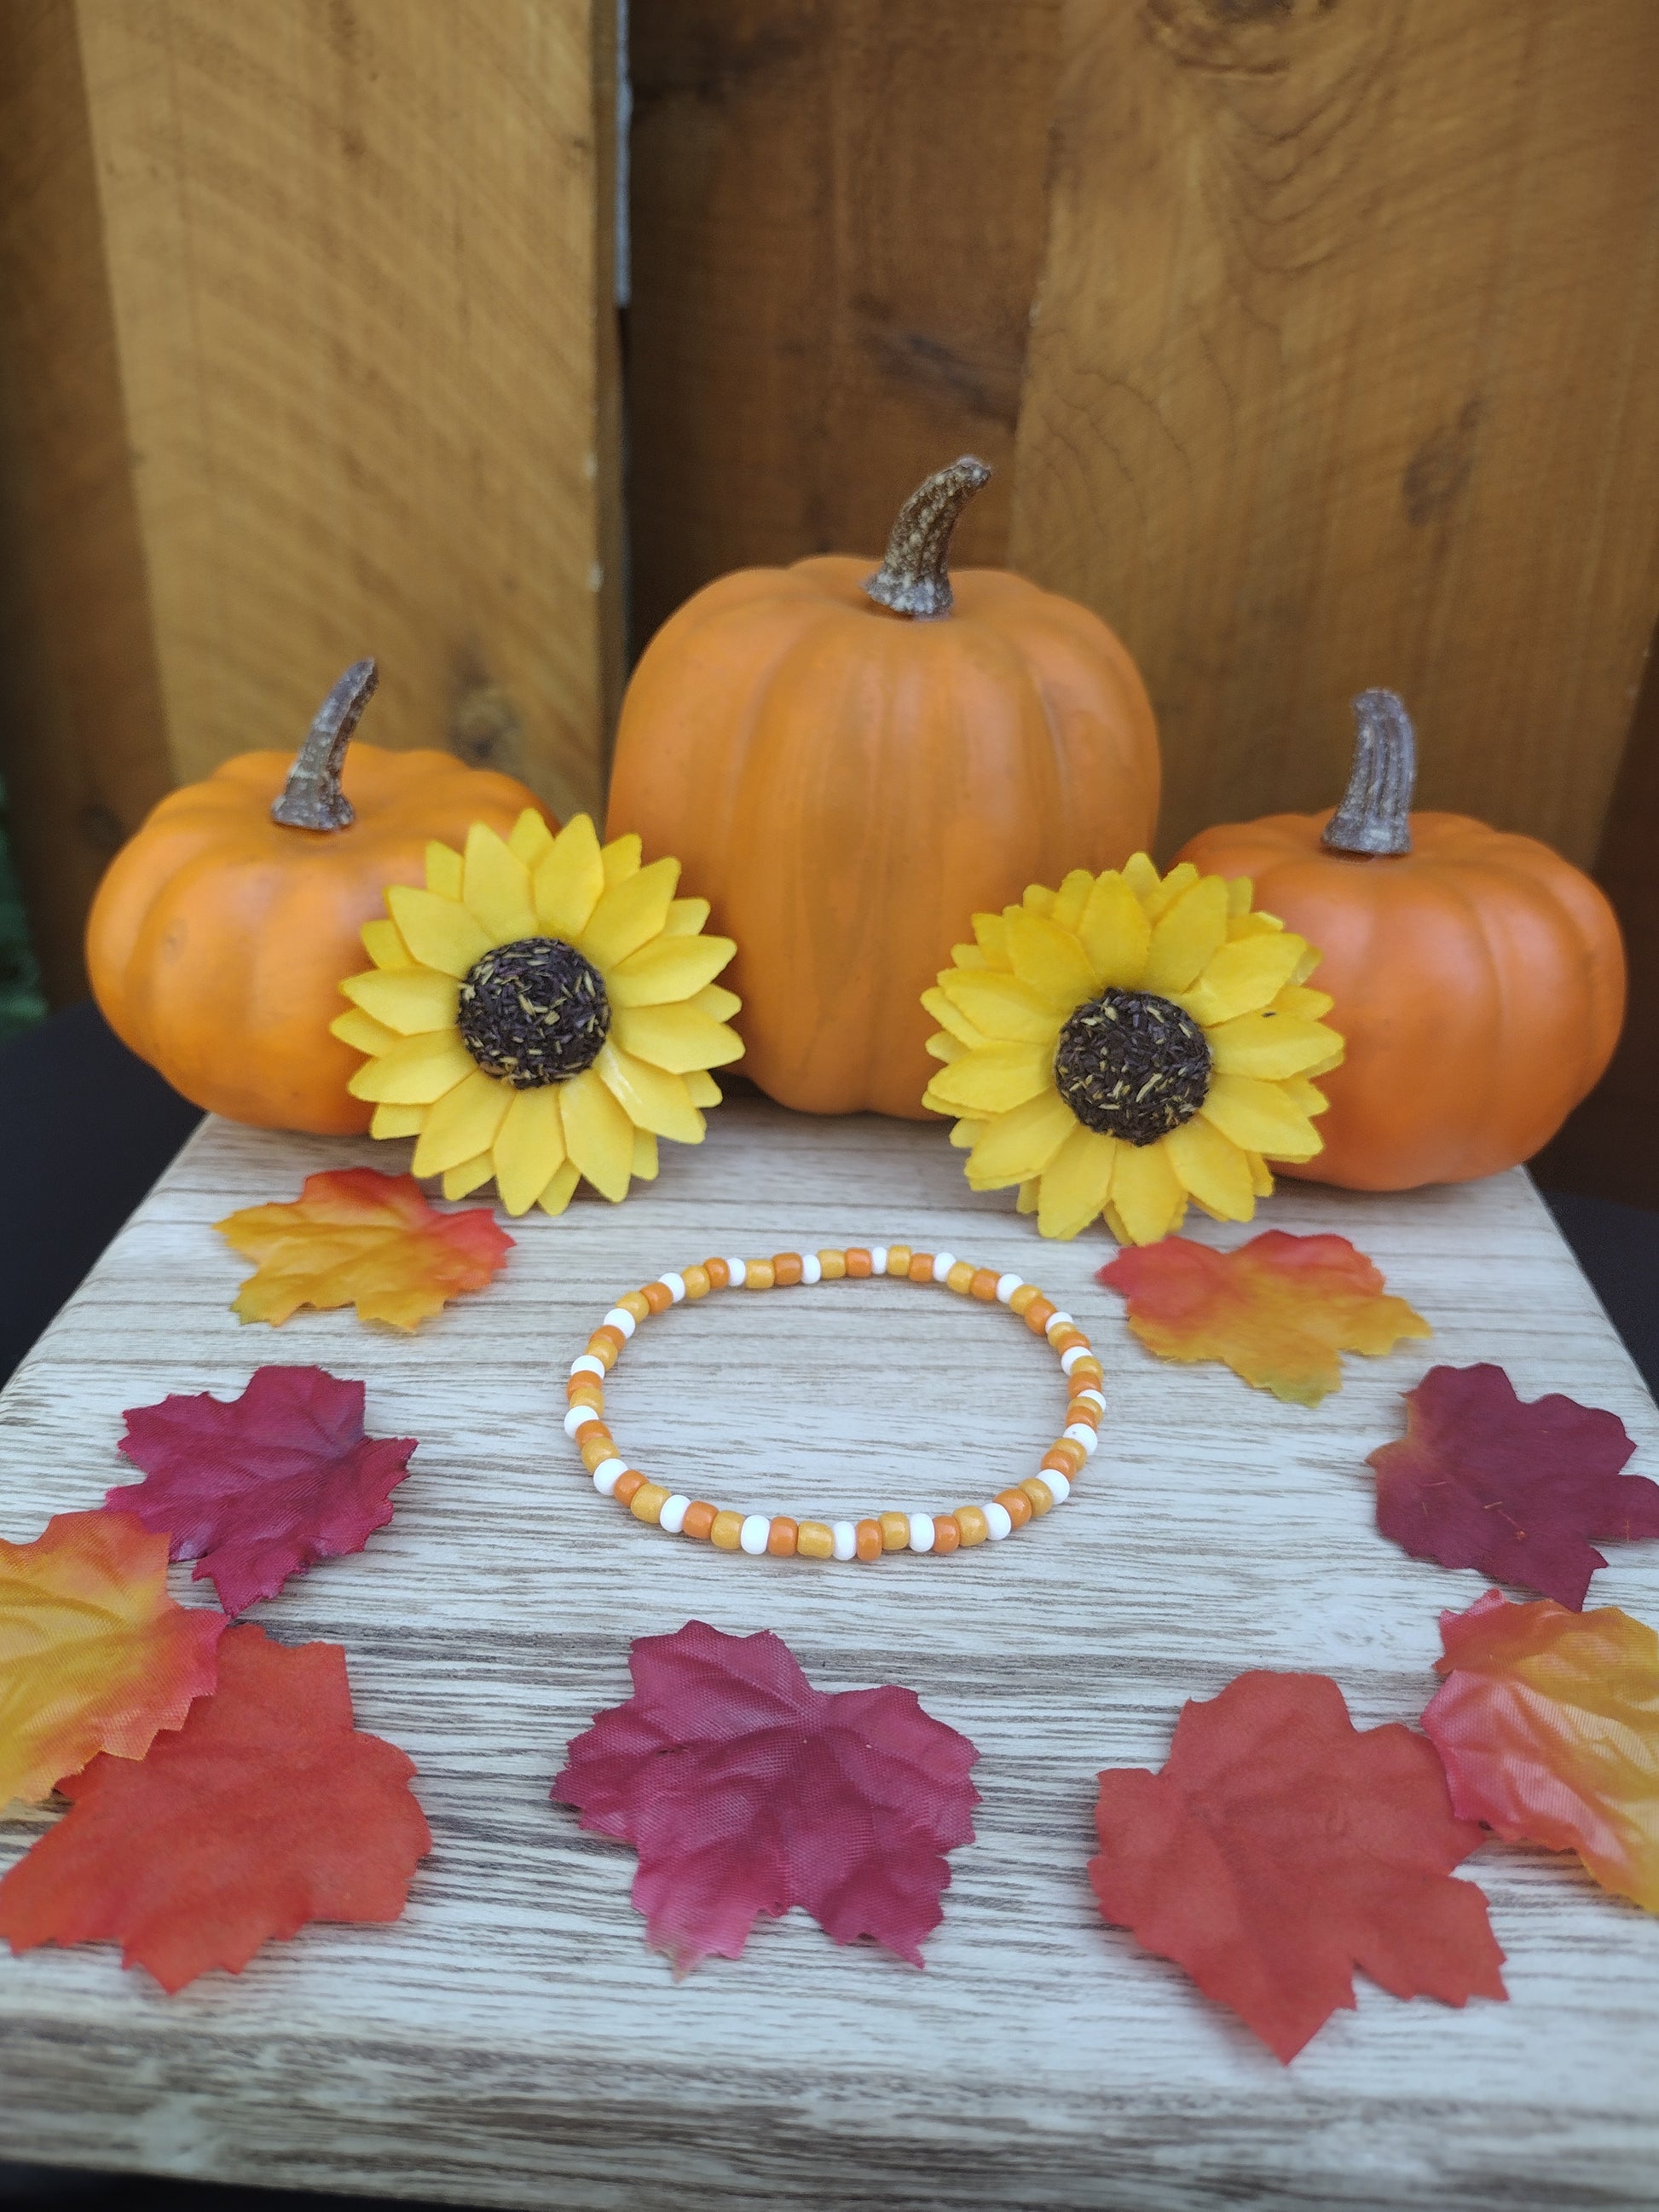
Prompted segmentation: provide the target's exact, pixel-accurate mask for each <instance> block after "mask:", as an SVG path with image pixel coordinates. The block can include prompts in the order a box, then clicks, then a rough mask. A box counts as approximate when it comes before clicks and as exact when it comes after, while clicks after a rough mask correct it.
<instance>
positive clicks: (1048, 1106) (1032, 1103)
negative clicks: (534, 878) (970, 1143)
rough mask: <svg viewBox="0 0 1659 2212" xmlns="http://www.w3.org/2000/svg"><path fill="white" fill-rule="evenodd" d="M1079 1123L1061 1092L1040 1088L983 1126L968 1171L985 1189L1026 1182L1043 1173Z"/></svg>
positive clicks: (995, 1188) (970, 1156)
mask: <svg viewBox="0 0 1659 2212" xmlns="http://www.w3.org/2000/svg"><path fill="white" fill-rule="evenodd" d="M1077 1126H1078V1124H1077V1118H1076V1116H1075V1115H1073V1112H1072V1109H1071V1108H1070V1107H1069V1106H1068V1105H1067V1104H1066V1101H1065V1100H1064V1099H1063V1098H1062V1097H1060V1093H1059V1091H1053V1090H1045V1091H1039V1092H1038V1094H1037V1096H1036V1097H1035V1098H1028V1099H1027V1100H1026V1101H1025V1103H1024V1105H1023V1106H1015V1107H1012V1108H1011V1109H1010V1110H1009V1111H1008V1112H1007V1113H1006V1114H999V1115H997V1116H996V1117H995V1119H994V1120H993V1121H987V1122H985V1123H984V1124H983V1125H982V1127H981V1134H980V1137H979V1139H978V1141H977V1142H976V1143H975V1146H974V1149H973V1152H972V1153H971V1154H970V1155H969V1160H968V1172H969V1175H970V1176H973V1177H974V1178H975V1181H976V1182H978V1184H979V1185H980V1187H981V1188H982V1189H985V1190H998V1189H1001V1188H1006V1186H1007V1185H1008V1184H1009V1183H1015V1182H1029V1181H1030V1178H1031V1176H1035V1175H1040V1174H1041V1173H1042V1170H1043V1169H1044V1168H1046V1167H1047V1166H1048V1163H1049V1161H1050V1160H1052V1159H1053V1158H1054V1154H1055V1153H1056V1152H1058V1151H1059V1150H1060V1146H1062V1145H1063V1144H1064V1143H1065V1142H1066V1139H1067V1138H1068V1137H1069V1136H1070V1135H1071V1133H1072V1132H1073V1129H1074V1128H1076V1127H1077Z"/></svg>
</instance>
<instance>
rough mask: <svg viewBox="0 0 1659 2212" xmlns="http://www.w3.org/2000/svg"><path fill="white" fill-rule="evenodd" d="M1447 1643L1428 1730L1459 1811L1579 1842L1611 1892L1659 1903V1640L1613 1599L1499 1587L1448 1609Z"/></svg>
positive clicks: (1571, 1844) (1505, 1831)
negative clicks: (1537, 1594)
mask: <svg viewBox="0 0 1659 2212" xmlns="http://www.w3.org/2000/svg"><path fill="white" fill-rule="evenodd" d="M1440 1640H1441V1643H1442V1644H1443V1647H1444V1656H1443V1658H1440V1659H1438V1660H1437V1661H1436V1662H1435V1665H1436V1669H1437V1672H1438V1673H1440V1674H1443V1675H1444V1676H1445V1678H1446V1680H1445V1681H1444V1683H1443V1685H1442V1686H1441V1687H1440V1688H1439V1689H1438V1690H1437V1691H1436V1692H1435V1694H1434V1698H1433V1699H1432V1701H1431V1704H1430V1705H1429V1708H1428V1711H1426V1712H1425V1714H1424V1716H1423V1725H1424V1727H1425V1729H1427V1730H1428V1732H1429V1735H1431V1737H1432V1738H1433V1740H1434V1744H1435V1747H1436V1749H1437V1751H1438V1752H1439V1753H1440V1756H1441V1758H1442V1759H1443V1761H1444V1762H1445V1768H1446V1779H1447V1781H1448V1782H1449V1784H1450V1786H1451V1796H1452V1803H1453V1806H1454V1807H1455V1809H1456V1811H1457V1812H1458V1814H1460V1816H1461V1817H1462V1819H1464V1820H1484V1821H1485V1822H1486V1825H1487V1826H1488V1827H1490V1828H1494V1829H1496V1830H1497V1832H1498V1834H1499V1835H1500V1836H1502V1837H1504V1839H1505V1840H1506V1841H1508V1842H1510V1843H1517V1842H1522V1841H1524V1842H1528V1843H1534V1844H1545V1845H1547V1848H1548V1849H1549V1850H1556V1851H1577V1854H1578V1856H1579V1857H1580V1858H1581V1859H1582V1860H1583V1863H1584V1864H1585V1866H1586V1867H1588V1868H1589V1871H1590V1873H1591V1874H1592V1875H1594V1876H1595V1880H1596V1881H1599V1882H1600V1883H1601V1887H1603V1888H1604V1889H1611V1890H1615V1891H1617V1893H1619V1895H1620V1896H1621V1897H1632V1898H1634V1899H1635V1900H1636V1902H1637V1903H1638V1905H1641V1906H1642V1907H1643V1909H1644V1911H1648V1912H1659V1779H1656V1778H1659V1636H1656V1635H1655V1634H1654V1632H1653V1631H1652V1629H1650V1627H1648V1626H1647V1625H1646V1623H1645V1622H1644V1621H1640V1620H1632V1618H1631V1616H1630V1615H1629V1613H1621V1612H1620V1609H1619V1607H1617V1606H1614V1605H1608V1606H1603V1607H1601V1608H1600V1609H1599V1610H1598V1611H1596V1612H1595V1613H1571V1612H1569V1611H1568V1610H1567V1608H1566V1607H1565V1606H1559V1605H1557V1604H1556V1603H1555V1602H1554V1601H1553V1600H1552V1599H1550V1598H1538V1599H1535V1600H1534V1601H1533V1602H1532V1603H1531V1604H1530V1605H1516V1604H1511V1603H1510V1600H1509V1599H1508V1598H1506V1597H1505V1596H1504V1594H1503V1592H1502V1591H1501V1590H1488V1591H1487V1592H1486V1595H1485V1596H1484V1597H1480V1598H1477V1599H1476V1600H1475V1601H1474V1604H1473V1605H1472V1606H1471V1607H1469V1609H1468V1612H1467V1613H1442V1614H1441V1616H1440Z"/></svg>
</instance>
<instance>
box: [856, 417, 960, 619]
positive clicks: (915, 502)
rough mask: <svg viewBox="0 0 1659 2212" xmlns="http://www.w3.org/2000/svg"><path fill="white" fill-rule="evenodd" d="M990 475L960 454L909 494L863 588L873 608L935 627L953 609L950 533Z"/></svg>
mask: <svg viewBox="0 0 1659 2212" xmlns="http://www.w3.org/2000/svg"><path fill="white" fill-rule="evenodd" d="M990 477H991V471H990V470H989V469H987V467H986V465H985V464H984V462H983V461H978V460H975V458H974V456H973V455H972V454H971V453H964V454H963V457H962V459H960V460H959V461H952V462H951V465H950V467H949V468H948V469H940V470H939V471H937V472H936V473H935V474H934V475H933V476H931V477H928V479H927V483H924V484H921V485H919V486H918V487H917V489H915V491H913V492H912V493H911V495H910V496H909V498H908V499H907V500H906V501H905V502H904V504H903V506H902V507H900V509H899V514H898V520H897V521H896V523H895V524H894V525H893V534H892V536H891V537H890V538H889V539H888V541H887V553H886V557H885V558H884V561H883V562H882V564H881V566H880V568H878V569H877V571H876V573H875V574H874V575H873V576H869V577H866V579H865V585H864V588H865V590H866V592H868V593H869V594H870V597H871V598H872V599H874V600H875V602H876V604H877V605H878V606H883V607H890V608H891V609H892V611H893V612H894V613H895V614H896V615H914V616H915V617H916V619H917V620H918V621H920V622H937V621H939V618H940V617H942V616H945V615H948V614H949V613H950V611H951V606H952V605H953V599H952V594H951V570H950V567H949V562H950V556H951V532H952V531H953V530H954V529H955V528H956V526H957V519H958V517H959V516H960V515H961V513H962V510H963V507H966V506H967V504H968V502H969V500H970V499H971V498H972V497H973V495H974V494H975V492H976V491H977V490H978V489H979V488H980V486H981V484H983V483H989V481H990Z"/></svg>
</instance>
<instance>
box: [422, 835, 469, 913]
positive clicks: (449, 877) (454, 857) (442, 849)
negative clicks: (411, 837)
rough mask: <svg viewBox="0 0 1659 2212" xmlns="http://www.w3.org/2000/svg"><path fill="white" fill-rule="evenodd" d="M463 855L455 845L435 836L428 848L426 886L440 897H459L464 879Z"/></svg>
mask: <svg viewBox="0 0 1659 2212" xmlns="http://www.w3.org/2000/svg"><path fill="white" fill-rule="evenodd" d="M463 873H464V872H463V869H462V866H461V856H460V854H459V853H458V852H456V851H455V849H454V848H453V846H449V845H442V844H440V843H439V842H438V840H437V839H436V838H435V837H434V838H433V839H432V840H431V841H430V842H428V846H427V848H426V887H427V889H428V890H429V891H436V893H437V894H438V896H439V897H440V898H447V899H458V898H459V896H460V895H461V883H462V879H463Z"/></svg>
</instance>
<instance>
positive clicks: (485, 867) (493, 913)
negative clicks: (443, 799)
mask: <svg viewBox="0 0 1659 2212" xmlns="http://www.w3.org/2000/svg"><path fill="white" fill-rule="evenodd" d="M463 868H464V873H463V876H462V881H461V897H462V899H463V901H464V902H465V905H466V908H467V910H468V911H469V913H471V915H473V916H474V918H475V919H476V920H477V921H480V922H482V923H483V927H485V929H487V930H488V931H489V941H490V943H491V944H492V945H513V944H516V943H517V941H518V940H519V939H520V938H521V937H534V936H535V935H536V934H537V927H536V909H535V907H534V905H533V903H532V900H531V896H530V871H529V869H528V868H526V866H525V864H524V862H523V861H522V860H516V859H515V858H514V857H513V854H511V853H510V852H509V851H508V850H507V840H506V839H505V838H504V837H498V836H496V834H495V831H494V830H493V829H491V828H490V827H489V823H487V822H475V823H473V824H472V827H471V829H469V830H468V831H467V833H466V857H465V861H464V863H463Z"/></svg>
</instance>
